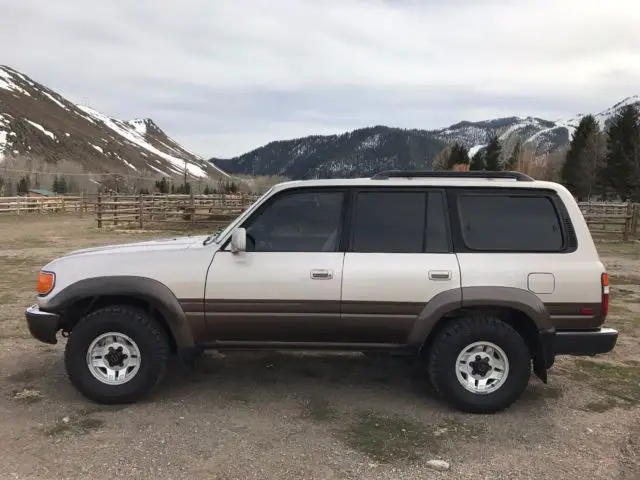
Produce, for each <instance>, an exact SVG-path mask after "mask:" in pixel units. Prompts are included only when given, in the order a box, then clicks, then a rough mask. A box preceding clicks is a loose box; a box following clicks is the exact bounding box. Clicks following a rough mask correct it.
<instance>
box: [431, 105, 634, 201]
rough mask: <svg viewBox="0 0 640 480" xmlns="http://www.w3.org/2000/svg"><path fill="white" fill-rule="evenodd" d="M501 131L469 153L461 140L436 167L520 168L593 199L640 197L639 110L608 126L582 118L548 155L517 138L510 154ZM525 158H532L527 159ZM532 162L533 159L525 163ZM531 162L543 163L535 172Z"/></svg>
mask: <svg viewBox="0 0 640 480" xmlns="http://www.w3.org/2000/svg"><path fill="white" fill-rule="evenodd" d="M504 150H505V148H504V146H503V145H502V144H501V142H500V138H499V137H498V135H497V134H494V135H492V136H491V138H490V139H489V143H488V144H487V145H486V146H483V147H482V148H480V149H479V150H478V151H476V152H475V153H474V154H473V155H471V156H470V154H469V150H468V149H467V148H466V147H465V146H464V145H461V144H459V143H455V144H454V145H452V146H449V147H446V148H445V149H444V150H443V151H442V152H440V153H439V154H438V156H437V157H436V159H435V160H434V163H433V165H434V169H435V170H453V169H456V168H460V167H459V166H462V169H468V170H486V171H498V170H518V171H525V173H528V174H530V175H532V176H534V177H535V178H538V179H541V180H550V181H557V182H559V183H561V184H563V185H564V186H566V187H567V188H568V189H569V191H570V192H571V193H572V194H573V195H574V196H575V197H576V199H577V200H578V201H585V200H588V199H601V200H620V201H634V202H640V111H639V108H638V106H636V105H627V106H625V107H623V108H621V109H620V110H619V111H618V113H617V114H616V115H615V116H614V117H612V118H611V119H610V120H609V121H608V122H607V125H606V126H605V128H604V129H602V128H600V124H599V123H598V121H597V119H596V118H595V116H593V115H586V116H584V117H582V118H581V120H580V123H579V124H578V126H577V128H576V130H575V132H574V133H573V135H572V136H571V140H570V142H569V146H568V148H566V150H565V149H562V150H559V151H558V152H554V153H551V154H549V155H546V156H544V157H540V156H536V154H535V152H534V151H531V150H527V149H525V148H524V146H523V144H522V142H521V141H520V140H518V141H517V142H516V144H515V146H514V147H513V149H512V150H511V151H510V152H509V153H508V154H507V152H505V151H504ZM525 158H527V159H528V162H525V161H523V160H524V159H525ZM525 163H528V165H525ZM531 165H533V166H534V167H538V168H537V170H536V169H533V170H535V171H534V172H532V171H531V170H532V168H531Z"/></svg>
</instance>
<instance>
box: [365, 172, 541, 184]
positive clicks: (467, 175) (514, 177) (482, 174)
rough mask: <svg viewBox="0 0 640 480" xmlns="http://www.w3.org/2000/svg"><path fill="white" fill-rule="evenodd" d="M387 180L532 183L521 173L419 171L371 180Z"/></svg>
mask: <svg viewBox="0 0 640 480" xmlns="http://www.w3.org/2000/svg"><path fill="white" fill-rule="evenodd" d="M389 178H495V179H512V180H517V181H518V182H533V181H534V179H533V178H532V177H530V176H529V175H527V174H525V173H522V172H489V171H484V170H472V171H465V172H453V171H445V172H433V171H420V170H386V171H383V172H379V173H376V174H375V175H374V176H373V177H371V179H372V180H387V179H389Z"/></svg>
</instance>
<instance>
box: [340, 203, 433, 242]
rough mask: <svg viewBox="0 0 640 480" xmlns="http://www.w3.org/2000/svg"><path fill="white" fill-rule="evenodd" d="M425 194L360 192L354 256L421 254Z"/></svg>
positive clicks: (355, 216) (357, 204)
mask: <svg viewBox="0 0 640 480" xmlns="http://www.w3.org/2000/svg"><path fill="white" fill-rule="evenodd" d="M426 206H427V205H426V193H424V192H381V191H378V192H359V193H358V194H357V195H356V206H355V215H354V218H353V222H352V224H351V225H352V226H351V228H352V232H353V237H352V241H351V249H350V250H351V251H352V252H363V253H374V252H378V253H421V252H422V251H423V250H422V248H423V243H424V240H423V238H424V225H425V218H426V215H425V209H426Z"/></svg>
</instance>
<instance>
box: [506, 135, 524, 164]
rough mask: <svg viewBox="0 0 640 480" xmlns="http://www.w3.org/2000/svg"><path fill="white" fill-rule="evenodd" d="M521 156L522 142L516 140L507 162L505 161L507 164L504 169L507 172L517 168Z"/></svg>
mask: <svg viewBox="0 0 640 480" xmlns="http://www.w3.org/2000/svg"><path fill="white" fill-rule="evenodd" d="M521 155H522V140H520V139H518V141H517V142H516V144H515V146H514V147H513V151H512V152H511V155H510V156H509V160H507V164H506V165H505V168H506V169H507V170H515V169H516V168H517V167H518V164H519V162H520V156H521Z"/></svg>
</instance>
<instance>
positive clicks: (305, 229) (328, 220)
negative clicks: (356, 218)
mask: <svg viewBox="0 0 640 480" xmlns="http://www.w3.org/2000/svg"><path fill="white" fill-rule="evenodd" d="M343 201H344V193H343V192H331V191H311V190H306V191H301V192H292V193H284V194H282V195H280V196H279V198H276V199H275V200H274V201H273V203H271V204H270V205H268V206H267V207H266V208H265V209H264V210H263V211H258V212H256V213H255V214H254V215H253V216H252V217H251V218H249V219H248V220H247V222H246V224H245V225H244V227H245V228H246V229H247V250H249V251H255V252H333V251H335V250H336V246H337V245H338V241H339V231H338V230H339V227H340V218H341V215H342V204H343Z"/></svg>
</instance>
